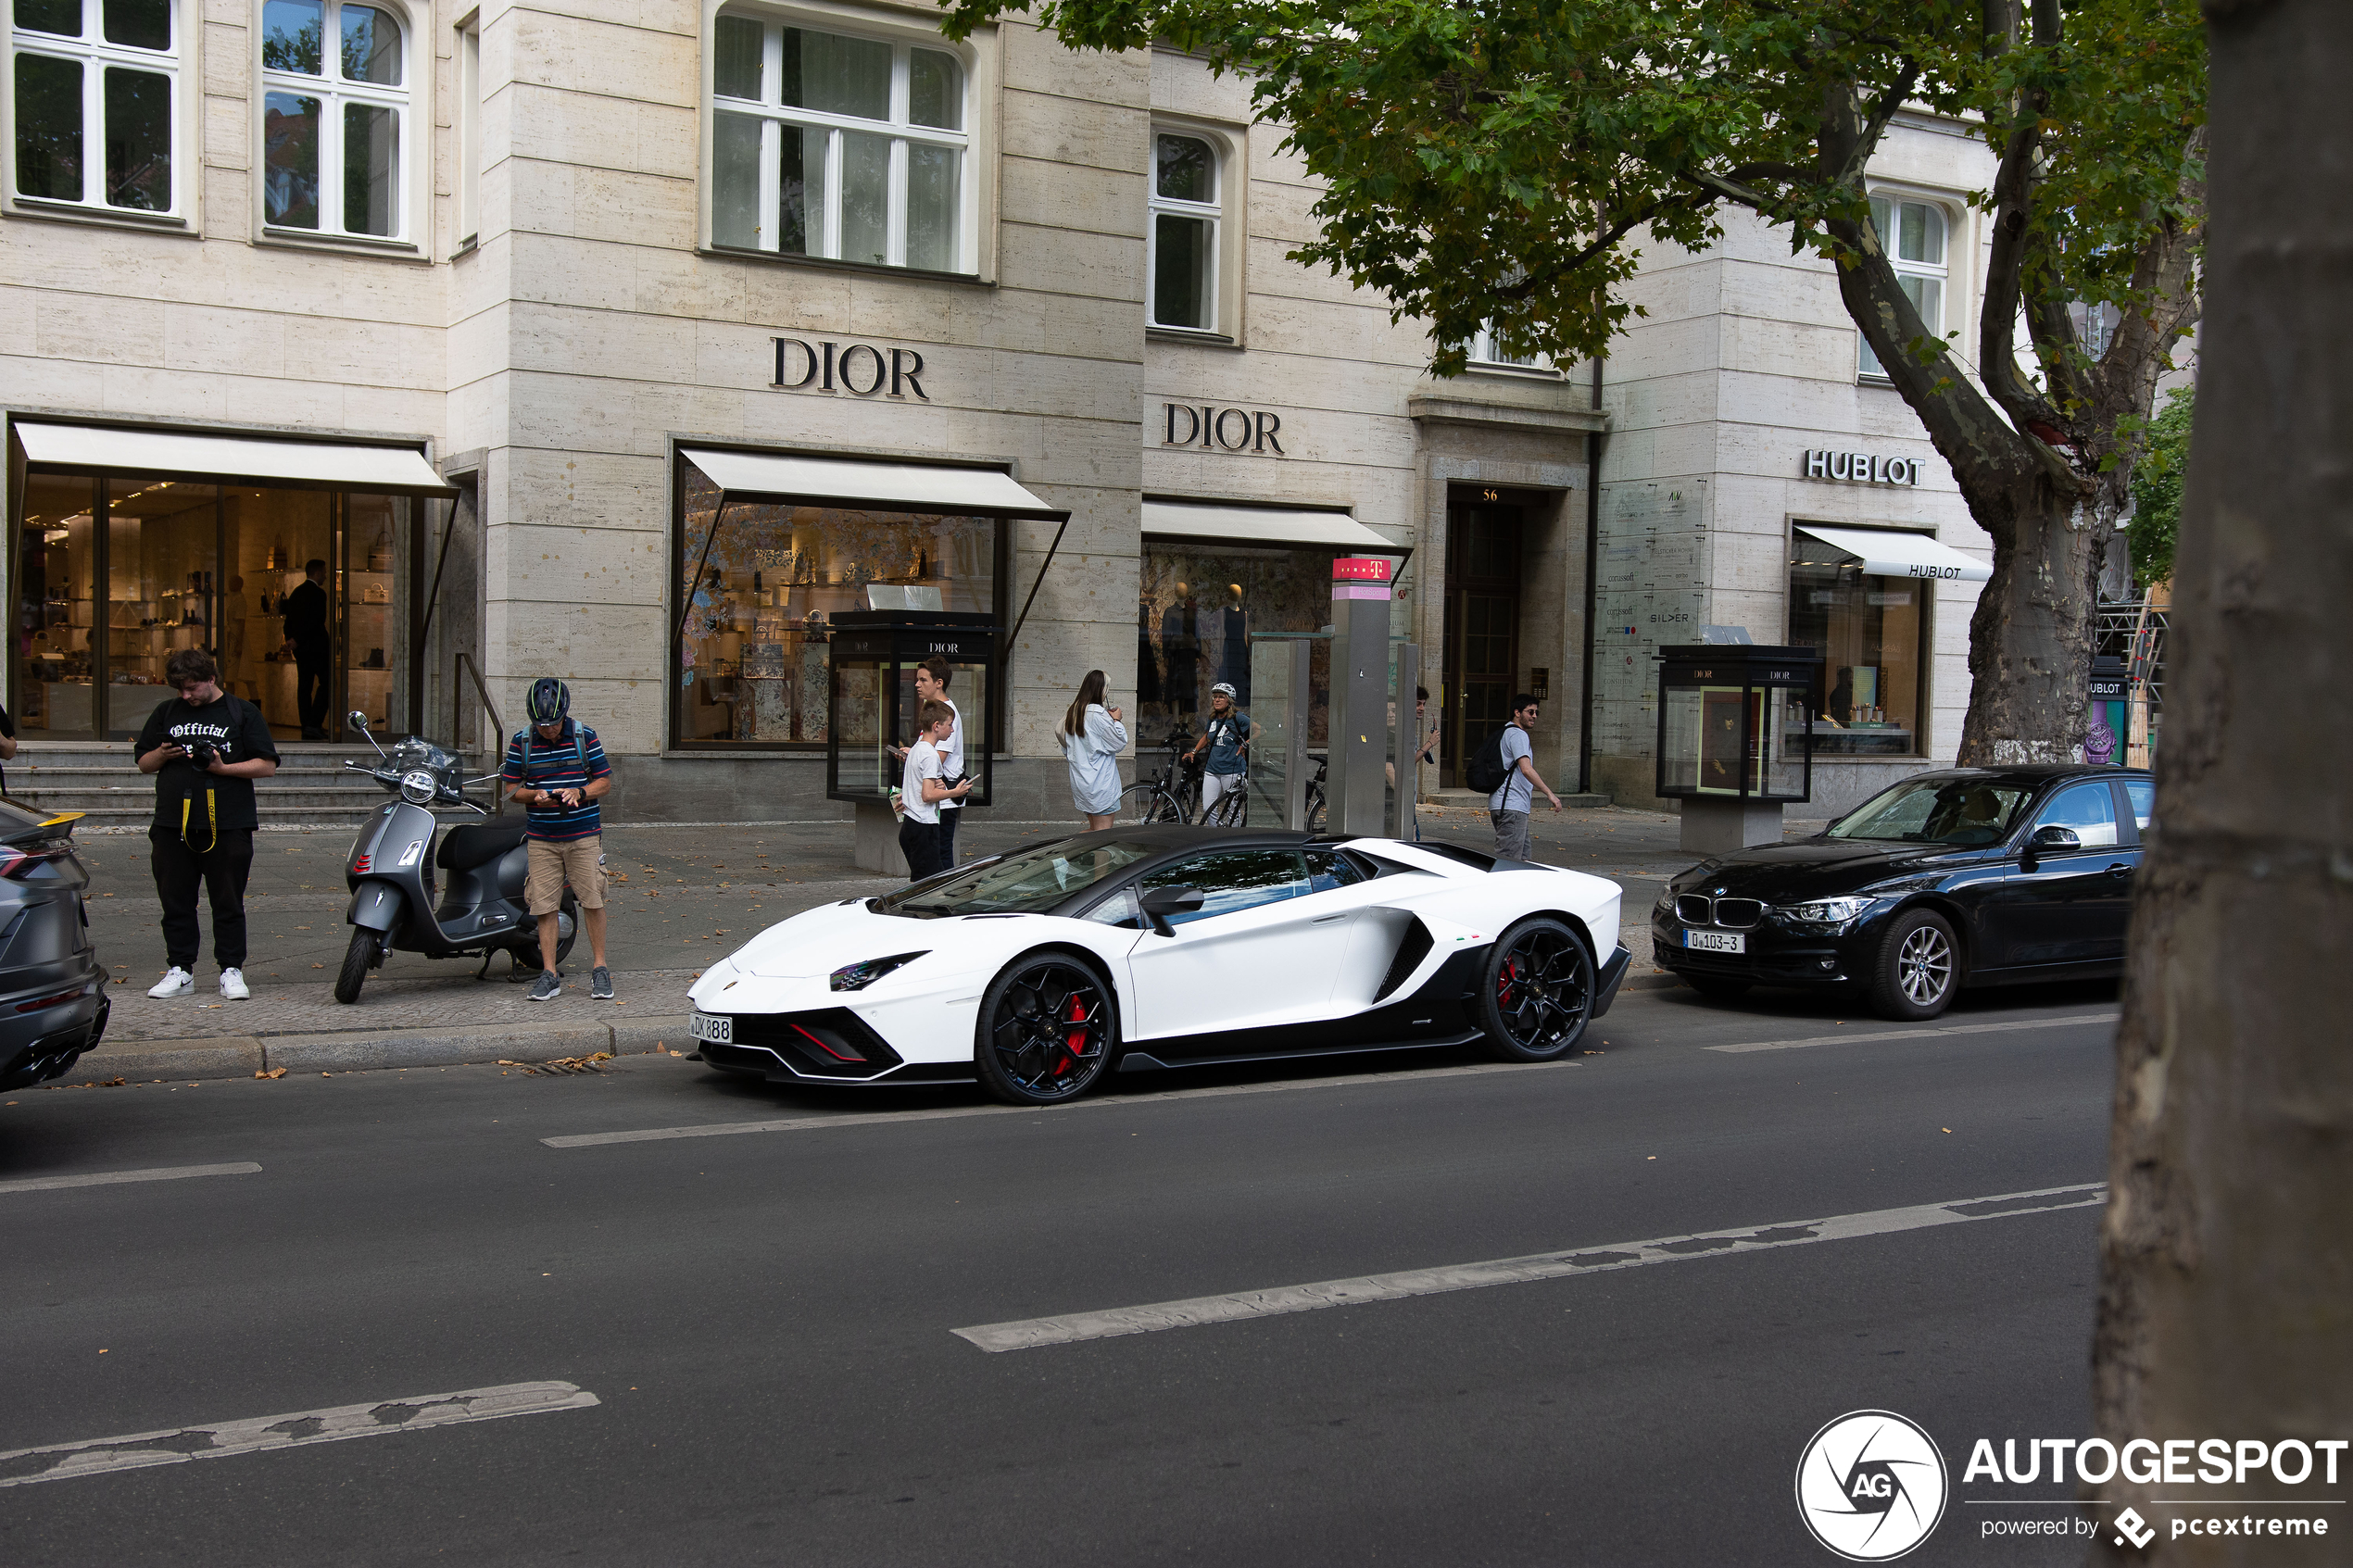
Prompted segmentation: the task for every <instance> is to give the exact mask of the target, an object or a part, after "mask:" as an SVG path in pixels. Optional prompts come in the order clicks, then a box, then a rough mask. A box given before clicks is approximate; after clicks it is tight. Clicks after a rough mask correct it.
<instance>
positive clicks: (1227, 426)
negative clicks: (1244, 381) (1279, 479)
mask: <svg viewBox="0 0 2353 1568" xmlns="http://www.w3.org/2000/svg"><path fill="white" fill-rule="evenodd" d="M1161 411H1162V413H1163V414H1164V415H1165V416H1166V419H1167V424H1166V425H1165V426H1164V430H1163V433H1162V435H1161V438H1160V444H1161V445H1163V446H1200V447H1202V448H1205V449H1206V450H1208V451H1212V452H1251V453H1255V454H1257V455H1259V456H1261V457H1268V458H1287V457H1289V456H1290V453H1288V452H1286V451H1284V450H1283V444H1282V442H1281V440H1280V439H1279V438H1278V437H1277V432H1279V431H1280V430H1281V429H1282V428H1283V421H1282V420H1281V418H1280V417H1279V416H1278V415H1276V414H1273V413H1269V412H1268V411H1267V410H1265V409H1264V408H1218V407H1217V406H1216V405H1215V404H1214V403H1164V404H1162V405H1161Z"/></svg>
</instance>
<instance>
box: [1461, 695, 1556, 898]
mask: <svg viewBox="0 0 2353 1568" xmlns="http://www.w3.org/2000/svg"><path fill="white" fill-rule="evenodd" d="M1535 725H1536V699H1535V698H1534V697H1532V696H1529V695H1528V694H1527V693H1526V692H1521V693H1520V694H1518V695H1517V696H1515V697H1513V698H1512V721H1511V722H1510V723H1508V724H1506V725H1504V727H1503V728H1502V729H1500V730H1498V731H1496V732H1495V733H1494V734H1491V735H1490V736H1488V737H1487V739H1486V741H1485V742H1484V743H1483V744H1482V745H1481V746H1479V748H1478V751H1477V753H1475V754H1474V755H1473V756H1472V758H1471V761H1470V769H1469V774H1470V778H1469V783H1470V786H1471V788H1473V789H1476V790H1481V791H1484V792H1485V793H1486V796H1487V814H1488V816H1489V818H1490V819H1491V820H1492V821H1493V822H1494V823H1495V854H1496V858H1497V859H1504V860H1525V859H1528V858H1529V848H1528V816H1529V811H1530V810H1531V809H1534V807H1535V804H1536V791H1537V790H1540V789H1541V790H1542V791H1543V792H1544V798H1545V799H1547V800H1549V801H1551V802H1552V803H1553V809H1554V810H1555V811H1557V810H1559V809H1561V797H1559V796H1557V795H1554V793H1553V786H1552V785H1550V784H1546V783H1545V782H1544V780H1543V778H1542V776H1541V774H1539V773H1538V772H1537V771H1536V759H1535V755H1534V752H1533V750H1532V748H1531V747H1530V746H1529V744H1528V741H1529V733H1530V732H1531V731H1532V730H1533V729H1534V728H1535Z"/></svg>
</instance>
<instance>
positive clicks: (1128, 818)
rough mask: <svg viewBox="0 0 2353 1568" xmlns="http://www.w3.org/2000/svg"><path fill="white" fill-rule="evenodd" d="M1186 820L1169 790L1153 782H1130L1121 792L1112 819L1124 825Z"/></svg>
mask: <svg viewBox="0 0 2353 1568" xmlns="http://www.w3.org/2000/svg"><path fill="white" fill-rule="evenodd" d="M1184 820H1185V814H1184V812H1183V811H1181V810H1179V809H1177V806H1176V802H1175V801H1174V800H1171V799H1170V798H1169V797H1168V792H1167V791H1165V790H1164V789H1162V788H1161V787H1160V786H1159V785H1158V784H1129V785H1128V786H1127V787H1126V789H1125V790H1123V791H1122V792H1121V793H1120V797H1119V809H1118V810H1117V811H1115V812H1114V813H1113V814H1112V821H1114V822H1117V823H1119V824H1120V825H1121V826H1122V827H1128V826H1140V825H1142V824H1144V823H1147V822H1183V821H1184Z"/></svg>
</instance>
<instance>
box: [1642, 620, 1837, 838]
mask: <svg viewBox="0 0 2353 1568" xmlns="http://www.w3.org/2000/svg"><path fill="white" fill-rule="evenodd" d="M1658 658H1659V666H1660V668H1659V704H1658V793H1659V794H1660V795H1662V796H1669V797H1686V798H1694V797H1696V798H1716V799H1726V800H1755V801H1758V802H1760V803H1765V804H1775V803H1780V802H1788V801H1801V800H1806V799H1810V798H1811V797H1812V795H1813V787H1814V762H1813V723H1812V711H1813V709H1812V703H1811V696H1812V693H1813V691H1814V686H1815V682H1816V681H1817V680H1818V677H1819V675H1820V672H1821V669H1822V659H1821V656H1820V655H1819V654H1818V653H1817V652H1816V651H1815V650H1814V649H1813V648H1810V647H1763V646H1751V645H1737V644H1736V645H1719V644H1705V645H1685V646H1676V647H1665V648H1661V649H1660V650H1659V654H1658Z"/></svg>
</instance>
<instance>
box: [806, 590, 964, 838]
mask: <svg viewBox="0 0 2353 1568" xmlns="http://www.w3.org/2000/svg"><path fill="white" fill-rule="evenodd" d="M825 646H826V649H827V652H828V655H829V659H828V666H829V670H830V673H829V676H828V679H827V686H826V689H827V693H828V701H829V713H828V718H827V722H826V743H825V797H826V798H827V799H829V800H851V801H867V802H871V803H875V804H883V805H887V804H888V803H889V800H890V792H891V791H892V790H893V789H895V788H897V787H898V786H899V783H900V778H901V776H902V775H903V773H904V770H905V760H904V759H903V758H901V757H900V754H899V748H903V747H906V746H912V745H913V744H914V740H915V714H916V711H917V709H919V708H920V706H921V704H920V701H919V699H918V698H917V697H916V696H915V671H917V670H918V669H919V668H921V667H922V665H923V664H924V663H925V660H927V659H944V660H946V661H947V664H948V699H949V700H950V702H952V703H954V704H955V705H956V712H957V716H958V718H959V719H960V720H961V721H962V722H963V730H964V771H965V772H966V773H967V774H968V775H969V776H970V777H971V778H972V779H973V781H974V783H973V788H972V793H971V794H970V795H968V796H966V797H964V803H965V805H966V806H967V807H972V806H987V805H988V804H990V801H991V784H992V783H993V781H994V775H995V766H994V757H995V753H996V750H997V735H996V724H995V715H994V714H993V712H992V711H991V708H990V703H989V700H988V699H989V694H990V693H991V692H992V691H994V690H995V678H996V665H997V626H996V622H995V620H994V618H993V617H990V616H987V615H959V614H957V613H955V612H953V611H926V612H908V611H898V610H844V611H841V612H840V613H838V614H837V615H836V616H835V617H834V619H833V621H832V625H831V640H830V641H829V642H828V643H827V644H826V645H825Z"/></svg>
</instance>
